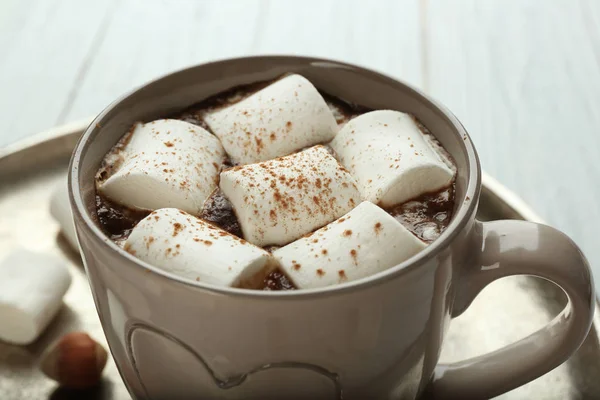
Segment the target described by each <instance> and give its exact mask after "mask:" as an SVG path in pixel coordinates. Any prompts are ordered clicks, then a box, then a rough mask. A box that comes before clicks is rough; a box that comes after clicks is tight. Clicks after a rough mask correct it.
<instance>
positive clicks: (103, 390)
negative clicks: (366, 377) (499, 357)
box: [0, 121, 600, 400]
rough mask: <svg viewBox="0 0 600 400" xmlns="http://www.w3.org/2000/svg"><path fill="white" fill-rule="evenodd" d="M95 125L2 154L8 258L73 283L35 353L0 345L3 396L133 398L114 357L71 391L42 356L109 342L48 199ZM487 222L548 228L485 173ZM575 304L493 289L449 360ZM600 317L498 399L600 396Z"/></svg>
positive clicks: (530, 281) (522, 332)
mask: <svg viewBox="0 0 600 400" xmlns="http://www.w3.org/2000/svg"><path fill="white" fill-rule="evenodd" d="M86 125H87V121H84V122H81V123H75V124H71V125H68V126H64V127H60V128H57V129H54V130H52V131H49V132H46V133H43V134H40V135H38V136H35V137H33V138H30V139H28V140H26V141H23V142H20V143H18V144H16V145H13V146H11V147H9V148H7V149H4V150H0V258H3V257H4V255H5V254H6V253H7V252H8V251H9V250H10V249H12V248H14V247H17V246H22V247H25V248H28V249H31V250H34V251H43V252H48V253H54V254H56V255H58V256H60V257H63V258H64V259H65V260H67V261H68V263H69V267H70V269H71V273H72V275H73V284H72V286H71V288H70V289H69V292H68V293H67V295H66V297H65V305H64V307H63V308H62V310H61V311H60V313H59V315H58V316H57V318H56V320H55V321H54V322H53V323H52V324H51V326H50V327H49V328H48V330H47V331H46V332H45V333H44V334H43V335H42V337H41V338H40V339H38V341H37V342H35V343H34V344H31V345H29V346H11V345H8V344H6V343H2V342H0V399H3V400H12V399H52V400H61V399H82V398H85V399H99V400H100V399H102V400H105V399H119V400H120V399H129V398H130V397H129V394H128V392H127V390H126V389H125V386H124V385H123V383H122V381H121V378H120V376H119V373H118V371H117V369H116V366H115V365H114V363H113V362H112V360H109V363H108V365H107V368H106V370H105V373H104V379H103V382H102V384H101V385H100V386H98V387H97V388H94V389H90V390H89V391H86V392H74V391H68V390H65V389H62V388H58V387H57V385H56V384H55V383H54V382H52V381H50V380H48V379H45V378H44V376H43V375H42V374H41V372H40V371H39V370H38V368H37V363H38V359H39V356H40V354H41V352H42V351H43V350H44V349H45V348H46V347H47V346H48V345H49V344H50V343H51V342H52V341H53V340H55V339H57V338H58V337H59V336H60V335H62V334H64V333H66V332H70V331H73V330H83V331H86V332H88V333H89V334H91V335H92V336H93V337H94V338H96V339H97V340H98V341H100V342H102V343H105V339H104V335H103V333H102V328H101V326H100V321H99V320H98V316H97V314H96V310H95V307H94V303H93V301H92V296H91V294H90V289H89V286H88V282H87V280H86V276H85V271H84V269H83V267H82V263H81V260H80V258H79V255H78V254H77V253H76V252H75V251H73V250H72V249H71V248H70V247H69V246H68V244H67V242H66V241H65V239H64V238H63V237H62V236H61V235H60V234H59V229H58V225H57V224H56V223H55V222H54V220H53V219H52V218H51V217H50V214H49V209H48V208H49V197H50V194H51V191H52V190H53V188H54V187H55V185H56V184H57V183H58V182H59V181H60V179H64V178H65V172H66V169H67V165H68V162H69V157H70V155H71V151H72V149H73V147H74V145H75V142H76V141H77V138H78V137H79V135H80V134H81V133H82V131H83V130H84V129H85V127H86ZM483 185H484V187H483V192H482V197H481V205H480V210H479V216H480V218H481V219H484V220H492V219H506V218H513V219H525V220H531V221H541V220H540V218H539V217H538V216H537V215H536V214H535V213H534V212H533V211H531V210H530V209H529V208H528V207H527V205H525V204H524V203H523V202H522V201H521V200H519V198H518V197H516V196H515V195H514V194H512V193H511V192H509V191H508V190H507V189H506V188H504V187H503V186H502V185H500V184H499V183H498V182H496V181H495V180H494V179H492V178H491V177H489V176H484V179H483ZM565 302H566V297H565V296H564V294H563V292H562V291H561V290H560V289H558V288H557V287H555V286H554V285H552V284H550V283H548V282H546V281H542V280H540V279H536V278H530V277H511V278H505V279H503V280H501V281H498V282H495V283H494V284H492V285H490V286H489V287H487V288H486V289H485V290H484V291H483V292H482V293H481V294H480V295H479V297H477V299H476V300H475V302H474V303H473V304H472V305H471V307H470V308H469V309H468V310H467V311H466V312H465V313H464V314H463V315H462V316H461V317H459V318H457V319H456V320H454V321H453V322H452V324H451V327H450V330H449V332H448V336H447V338H446V341H445V343H444V348H443V351H442V357H441V358H442V360H443V361H457V360H462V359H465V358H467V357H472V356H475V355H478V354H482V353H486V352H489V351H491V350H495V349H497V348H500V347H502V346H504V345H507V344H509V343H511V342H513V341H515V340H517V339H519V338H522V337H524V336H526V335H528V334H530V333H532V332H533V331H535V330H536V329H538V328H539V327H541V326H542V325H544V324H545V323H547V322H548V321H550V320H551V319H552V317H553V316H555V315H556V314H557V313H558V312H559V311H560V310H562V308H563V307H564V305H565ZM599 327H600V313H598V312H596V319H595V322H594V326H593V328H592V331H591V333H590V335H589V336H588V338H587V339H586V341H585V343H584V344H583V346H582V347H581V348H580V350H579V351H578V352H577V353H576V354H575V355H574V356H573V357H571V359H570V360H569V361H568V362H566V363H565V364H563V365H562V366H560V367H558V368H556V369H555V370H554V371H552V372H550V373H548V374H546V375H545V376H543V377H541V378H539V379H537V380H535V381H533V382H531V383H529V384H527V385H525V386H522V387H520V388H518V389H516V390H513V391H512V392H510V393H507V394H505V395H503V396H500V397H499V398H502V399H508V400H510V399H573V400H574V399H600V379H599V377H600V344H599V336H598V329H599Z"/></svg>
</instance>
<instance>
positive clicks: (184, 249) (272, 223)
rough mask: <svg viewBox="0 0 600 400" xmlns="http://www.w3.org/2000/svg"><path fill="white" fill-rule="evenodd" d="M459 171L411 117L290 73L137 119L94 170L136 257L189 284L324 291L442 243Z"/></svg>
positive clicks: (108, 218)
mask: <svg viewBox="0 0 600 400" xmlns="http://www.w3.org/2000/svg"><path fill="white" fill-rule="evenodd" d="M454 176H455V167H454V165H453V162H452V160H451V158H450V156H449V155H448V154H447V152H446V151H445V150H444V149H443V147H442V146H441V145H440V143H439V142H438V141H437V140H436V139H435V137H434V136H433V135H432V134H431V133H430V132H429V131H428V130H427V128H425V127H424V126H423V125H422V124H420V123H419V121H417V120H416V119H415V118H414V117H413V116H410V115H408V114H404V113H401V112H398V111H388V110H378V111H373V110H369V109H366V108H364V107H360V106H356V105H353V104H348V103H345V102H344V101H342V100H340V99H336V98H334V97H331V96H328V95H326V94H322V93H320V92H319V91H318V90H317V89H316V88H315V87H314V86H312V84H311V83H310V82H309V81H308V80H306V79H305V78H303V77H301V76H299V75H289V76H286V77H283V78H281V79H279V80H276V81H274V82H263V83H258V84H253V85H249V86H245V87H240V88H234V89H232V90H229V91H227V92H224V93H221V94H219V95H217V96H215V97H213V98H210V99H208V100H205V101H202V102H200V103H198V104H196V105H194V106H192V107H190V108H189V109H187V110H184V111H182V112H181V113H179V114H177V115H172V116H171V117H170V118H168V119H163V120H157V121H151V122H148V123H138V124H135V125H134V126H133V127H132V129H131V130H130V132H128V133H126V134H125V135H124V137H123V139H122V140H121V141H120V142H119V144H117V145H116V146H115V147H114V148H113V150H112V151H111V152H110V153H109V154H108V155H107V156H106V158H105V161H104V163H103V165H102V167H101V168H100V170H99V172H98V174H97V176H96V187H97V215H98V221H99V223H100V226H101V227H102V229H103V230H104V231H105V232H106V234H107V235H109V237H110V238H111V239H112V240H114V241H115V242H117V243H118V244H120V245H121V246H123V247H124V248H125V249H126V250H127V251H129V252H130V253H132V254H134V255H135V256H136V257H138V258H140V259H142V260H144V261H146V262H148V263H150V264H152V265H154V266H157V267H159V268H162V269H165V270H167V271H170V272H172V273H174V274H177V275H179V276H182V277H184V278H187V279H190V280H193V281H202V282H207V283H212V284H216V285H224V286H233V287H243V288H252V289H262V290H291V289H304V288H316V287H323V286H329V285H334V284H338V283H343V282H347V281H351V280H355V279H360V278H362V277H364V276H368V275H372V274H375V273H378V272H380V271H383V270H385V269H387V268H390V267H392V266H395V265H397V264H399V263H401V262H402V261H404V260H406V259H408V258H410V257H411V256H413V255H414V254H416V253H418V252H419V251H420V250H421V249H423V248H425V247H426V246H427V245H428V244H429V243H431V242H433V241H434V240H435V239H436V238H437V237H439V235H440V234H441V233H442V232H443V231H444V229H446V227H447V226H448V224H449V223H450V220H451V218H452V212H453V209H454Z"/></svg>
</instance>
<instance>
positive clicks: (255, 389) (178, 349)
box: [127, 323, 342, 400]
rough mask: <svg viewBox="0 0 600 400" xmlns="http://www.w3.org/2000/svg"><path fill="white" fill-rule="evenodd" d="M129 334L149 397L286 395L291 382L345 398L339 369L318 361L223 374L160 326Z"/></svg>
mask: <svg viewBox="0 0 600 400" xmlns="http://www.w3.org/2000/svg"><path fill="white" fill-rule="evenodd" d="M127 337H128V346H127V351H128V353H129V354H128V355H129V357H130V359H131V362H132V365H133V368H134V370H135V372H136V374H137V377H138V380H139V381H140V383H141V385H142V386H143V387H144V390H145V392H146V397H147V398H149V399H156V400H158V399H166V398H171V399H175V398H177V399H199V398H206V399H280V398H281V397H282V394H281V393H282V390H289V388H294V395H293V396H294V397H297V398H319V399H332V400H341V399H342V388H341V386H340V383H339V377H338V375H337V374H335V373H333V372H330V371H329V370H327V369H325V368H323V367H320V366H318V365H314V364H309V363H303V362H294V361H285V362H273V363H267V364H264V365H260V366H257V367H256V368H253V369H252V370H250V371H248V372H246V373H243V374H240V375H237V376H232V377H228V378H226V379H222V378H219V377H218V376H219V374H218V373H217V372H216V371H215V370H214V369H213V368H211V367H210V365H209V364H208V363H207V361H206V359H205V358H204V357H203V356H202V355H200V354H198V352H197V351H195V350H194V349H193V348H192V347H191V346H189V345H187V344H186V343H184V342H183V341H181V340H180V339H178V338H176V337H175V336H173V335H171V334H169V333H166V332H164V331H162V330H160V329H157V328H154V327H151V326H148V325H146V324H140V323H138V324H135V325H134V326H132V328H131V329H130V330H129V333H128V335H127ZM199 394H201V396H202V397H198V396H199ZM285 397H286V398H290V397H289V395H286V396H285Z"/></svg>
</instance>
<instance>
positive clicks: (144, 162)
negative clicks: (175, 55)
mask: <svg viewBox="0 0 600 400" xmlns="http://www.w3.org/2000/svg"><path fill="white" fill-rule="evenodd" d="M125 140H127V139H125ZM119 156H120V157H121V160H120V161H119V159H118V158H119ZM224 158H225V151H224V150H223V147H222V146H221V144H220V143H219V140H218V139H217V138H216V137H215V136H213V135H211V134H210V133H209V132H207V131H206V130H205V129H203V128H201V127H199V126H196V125H192V124H189V123H187V122H183V121H178V120H171V119H164V120H157V121H153V122H149V123H146V124H137V125H136V126H135V128H134V130H133V133H132V136H131V138H130V141H129V143H127V144H126V145H125V147H124V149H123V150H122V154H119V153H116V154H114V153H113V154H110V155H108V156H107V159H106V160H105V164H108V165H109V168H110V165H111V164H114V167H113V168H116V172H114V173H113V174H112V175H110V172H111V171H109V170H108V169H106V168H103V169H101V171H100V173H99V174H98V176H97V179H98V189H99V191H100V192H101V193H102V194H103V195H105V196H106V197H108V198H109V199H111V200H113V201H115V202H117V203H121V204H124V205H126V206H129V207H133V208H141V209H149V210H154V209H157V208H163V207H176V208H179V209H181V210H184V211H187V212H189V213H191V214H199V213H200V212H201V211H202V206H203V204H204V201H205V200H206V198H207V197H208V196H209V195H210V193H211V192H212V191H213V190H214V189H215V187H216V185H217V180H218V175H219V171H220V168H221V164H222V162H223V160H224ZM115 159H116V160H115ZM119 164H120V165H119ZM105 175H110V176H108V177H107V178H106V177H105Z"/></svg>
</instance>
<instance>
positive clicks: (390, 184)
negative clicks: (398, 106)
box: [331, 110, 454, 206]
mask: <svg viewBox="0 0 600 400" xmlns="http://www.w3.org/2000/svg"><path fill="white" fill-rule="evenodd" d="M331 147H332V148H333V150H334V151H335V152H336V154H337V157H338V159H339V160H340V162H341V163H342V164H343V165H344V166H345V167H346V168H348V170H349V171H350V173H351V174H352V175H353V176H354V177H355V178H356V181H357V183H358V187H359V189H360V191H361V194H362V196H363V198H364V199H365V200H368V201H371V202H373V203H376V204H381V205H382V206H393V205H396V204H400V203H404V202H405V201H408V200H411V199H414V198H416V197H418V196H420V195H422V194H424V193H430V192H435V191H436V190H439V189H443V188H444V187H447V186H449V185H450V184H451V183H452V179H453V178H454V171H453V170H452V169H451V168H450V167H449V166H448V165H446V163H445V162H444V160H443V159H442V157H441V156H440V154H438V153H437V152H436V150H434V149H433V147H432V146H430V145H429V144H428V141H427V139H426V138H425V136H424V135H423V133H422V132H421V131H420V129H419V127H418V126H417V125H416V123H415V121H414V119H413V118H412V117H411V116H410V115H408V114H404V113H402V112H399V111H388V110H382V111H373V112H369V113H366V114H363V115H361V116H359V117H357V118H355V119H353V120H351V121H350V122H348V124H346V125H345V126H344V128H343V129H341V130H340V132H339V133H338V135H337V136H336V137H335V139H334V140H333V141H332V142H331Z"/></svg>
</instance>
